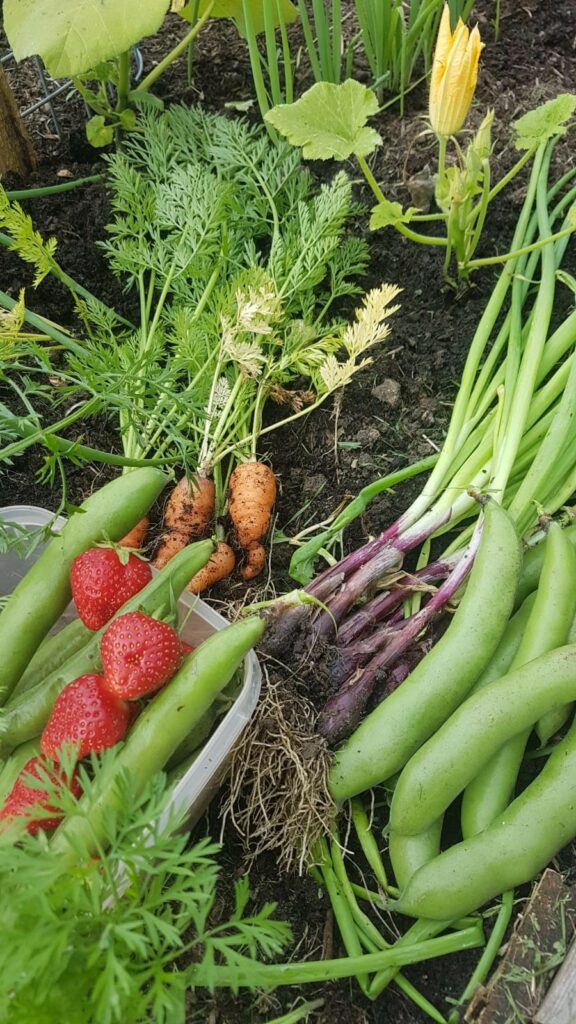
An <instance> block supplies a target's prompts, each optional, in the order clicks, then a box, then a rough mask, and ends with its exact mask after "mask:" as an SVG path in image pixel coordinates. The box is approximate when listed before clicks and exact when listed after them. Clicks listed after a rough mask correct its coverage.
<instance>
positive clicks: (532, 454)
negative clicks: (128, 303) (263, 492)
mask: <svg viewBox="0 0 576 1024" xmlns="http://www.w3.org/2000/svg"><path fill="white" fill-rule="evenodd" d="M553 148H554V143H553V142H548V143H546V144H543V145H542V146H540V148H539V149H538V151H537V154H536V157H535V160H534V164H533V168H532V172H531V176H530V180H529V184H528V189H527V194H526V198H525V201H524V204H523V207H522V210H521V213H520V216H519V219H518V223H517V227H516V231H515V234H514V239H513V242H512V245H511V247H510V248H511V251H512V252H514V253H515V254H516V255H515V256H514V258H512V259H509V260H508V262H507V263H506V264H505V266H504V269H503V270H502V271H501V273H500V276H499V278H498V280H497V282H496V284H495V287H494V289H493V292H492V294H491V296H490V299H489V301H488V303H487V305H486V308H485V310H484V312H483V315H482V317H481V319H480V322H479V324H478V327H477V330H476V332H475V335H474V337H473V339H472V342H471V345H470V349H469V353H468V357H467V360H466V364H465V367H464V371H463V374H462V380H461V384H460V388H459V391H458V394H457V396H456V400H455V403H454V407H453V411H452V416H451V420H450V424H449V428H448V431H447V434H446V438H445V441H444V445H443V447H442V450H441V452H440V453H439V456H438V458H437V461H436V464H435V466H434V469H433V471H432V473H431V475H430V476H429V477H428V479H427V480H426V483H425V486H424V488H423V489H422V491H421V493H420V495H419V496H418V497H417V498H416V500H415V501H413V502H412V504H411V505H410V507H409V508H408V509H407V510H406V511H405V512H404V513H403V515H401V516H400V518H399V519H398V520H397V521H396V522H395V523H393V524H392V525H391V526H389V527H387V528H386V529H385V530H384V531H383V532H382V533H380V534H379V535H378V536H377V537H375V538H374V539H373V540H371V541H369V543H367V544H366V545H364V547H362V548H360V549H359V550H357V551H353V552H351V553H350V554H348V555H347V556H346V557H345V558H343V559H342V560H341V561H340V562H338V563H337V564H336V565H334V566H331V567H330V568H328V569H326V570H325V571H324V572H323V573H321V574H320V575H319V576H317V577H316V579H315V580H314V581H313V582H312V583H310V584H309V585H308V586H307V587H306V588H305V592H306V594H307V595H308V598H309V597H312V598H314V599H316V601H318V602H322V603H323V606H324V607H323V609H322V610H320V611H319V610H315V611H314V612H313V614H312V618H311V619H310V618H309V605H306V604H302V603H300V602H297V603H296V606H294V603H293V602H291V600H290V599H286V600H285V601H284V602H283V604H282V605H281V607H280V609H279V610H278V609H276V615H277V618H276V621H275V623H274V625H273V627H272V630H271V634H270V638H269V646H270V648H271V649H272V650H276V651H277V652H280V651H281V650H282V649H283V648H284V646H285V644H286V643H287V642H288V641H291V642H292V641H293V638H294V634H295V632H296V631H297V630H298V629H299V630H303V631H304V632H305V633H307V634H308V635H309V638H310V643H309V647H310V650H312V651H313V652H314V655H313V656H318V655H319V654H320V653H321V652H322V648H323V645H322V644H321V643H318V641H319V640H330V642H331V663H332V667H331V672H332V674H333V681H334V684H335V685H340V684H341V685H340V689H339V690H338V692H337V693H336V694H335V695H334V696H333V697H332V698H331V699H330V700H329V702H328V704H327V705H326V707H325V709H324V711H323V713H322V715H321V718H320V723H319V728H320V731H321V732H322V733H323V734H324V735H325V736H326V737H327V738H328V739H329V740H330V741H332V742H337V741H338V740H340V739H341V738H342V737H343V736H345V735H346V734H347V733H349V732H350V731H351V729H352V728H353V727H354V726H355V725H356V723H357V722H358V721H359V719H360V717H361V715H362V713H363V709H364V707H365V705H366V703H367V701H368V699H369V698H370V696H371V694H372V692H373V690H374V688H375V685H376V683H377V682H378V681H379V680H381V679H382V676H383V675H384V673H385V672H386V673H387V679H388V681H389V682H392V685H396V684H397V682H398V681H399V679H401V678H402V677H404V676H405V675H406V674H408V672H409V671H410V669H411V668H412V667H413V664H414V657H416V658H417V657H418V654H417V653H416V654H415V652H414V644H415V640H416V638H420V639H421V637H422V635H423V634H424V635H425V631H426V630H427V629H429V628H430V626H431V624H432V623H434V621H435V620H436V619H437V617H438V615H439V613H441V612H442V611H443V610H445V609H446V607H447V605H448V603H449V602H452V601H453V599H454V597H455V595H456V594H457V592H458V591H459V589H460V588H461V586H462V584H463V583H464V582H465V580H466V577H467V575H468V573H469V571H470V569H471V567H472V564H473V561H474V556H475V553H476V550H477V547H478V544H479V539H480V529H481V527H480V525H479V524H478V512H479V505H478V501H477V497H478V495H479V494H481V493H483V494H490V495H491V496H492V497H493V498H494V499H495V500H497V501H499V502H501V503H502V504H503V505H504V506H505V507H506V508H507V509H508V510H509V511H510V513H511V515H512V517H513V519H514V521H515V524H516V526H517V528H518V530H519V532H520V534H521V535H522V536H524V537H528V536H530V535H531V534H533V533H534V531H535V529H536V527H537V525H538V518H539V515H540V514H541V513H542V512H545V513H546V514H553V513H555V512H556V511H557V510H559V509H561V508H562V507H563V506H564V505H565V504H566V502H568V501H569V499H570V497H571V495H572V494H573V493H574V491H575V490H576V358H575V355H574V351H573V350H574V345H575V344H576V311H574V310H572V311H571V312H569V314H568V315H567V316H566V318H565V319H564V320H563V322H562V323H561V324H560V325H559V326H558V327H557V328H556V329H555V330H553V329H552V327H551V323H552V315H553V311H554V305H555V297H556V286H557V282H558V278H559V276H560V278H561V279H562V280H563V281H564V282H568V283H570V281H571V279H570V277H569V275H567V274H566V273H565V272H563V271H561V269H560V268H561V265H562V262H563V259H564V255H565V251H566V247H567V244H568V242H569V239H570V235H571V233H572V231H573V229H574V227H575V226H576V224H575V219H574V209H573V204H574V202H575V200H576V186H575V185H574V180H575V179H576V170H575V169H571V170H569V171H567V172H566V173H565V174H564V176H563V177H562V178H561V179H560V180H559V181H557V182H556V183H554V184H550V182H549V170H550V162H551V156H552V152H553ZM415 468H418V467H415ZM338 528H339V522H338V520H337V521H336V522H335V524H334V525H333V527H332V530H333V531H334V530H337V529H338ZM455 529H457V535H456V539H455V540H453V541H452V543H451V544H450V546H449V547H447V548H446V549H445V550H444V551H443V552H442V554H441V556H440V558H439V559H438V560H436V561H431V541H432V540H433V539H434V538H438V537H439V536H441V535H442V534H443V533H446V532H447V531H454V530H455ZM325 539H326V534H324V535H323V538H322V540H325ZM322 540H321V541H320V543H322ZM313 543H314V542H313ZM317 547H318V542H317ZM317 547H316V549H317ZM416 549H420V550H419V556H418V560H417V567H416V571H415V572H414V573H413V574H411V575H403V574H402V573H401V572H400V573H399V569H401V566H402V563H403V560H404V557H405V555H406V554H407V553H408V552H411V551H415V550H416ZM299 556H300V558H303V557H306V552H305V551H304V549H301V552H300V553H299ZM399 576H400V577H401V580H400V585H399V583H398V578H399ZM431 583H434V584H436V583H440V585H439V587H438V589H435V590H433V593H432V596H431V597H430V598H429V600H428V601H427V602H426V603H424V601H423V594H422V591H423V589H427V590H428V591H432V589H433V588H432V587H429V586H428V584H431ZM407 597H408V598H411V600H409V601H408V602H407V601H406V599H407ZM406 609H408V614H407V613H406ZM335 630H337V638H338V639H337V649H336V657H335V658H334V657H333V644H332V640H333V636H334V631H335ZM324 646H325V645H324ZM420 656H421V655H420ZM394 672H395V673H396V676H397V677H399V678H393V676H394Z"/></svg>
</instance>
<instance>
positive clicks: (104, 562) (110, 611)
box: [70, 547, 152, 630]
mask: <svg viewBox="0 0 576 1024" xmlns="http://www.w3.org/2000/svg"><path fill="white" fill-rule="evenodd" d="M151 579H152V569H151V568H150V565H149V564H148V562H143V561H142V559H141V558H139V557H138V555H135V554H134V552H129V551H127V550H123V549H121V548H118V547H98V548H89V549H88V551H85V552H84V553H83V554H82V555H78V557H77V558H75V559H74V561H73V563H72V568H71V570H70V584H71V587H72V597H73V598H74V602H75V604H76V609H77V611H78V615H79V616H80V618H81V619H82V622H83V623H84V625H85V626H88V629H93V630H97V629H101V628H102V626H105V625H106V623H107V622H108V621H109V620H110V619H111V618H112V616H113V615H114V614H115V613H116V612H117V611H118V609H119V608H121V607H122V605H123V604H125V603H126V601H128V600H129V599H130V598H131V597H134V594H137V593H138V591H139V590H142V588H143V587H145V586H146V584H147V583H149V582H150V580H151Z"/></svg>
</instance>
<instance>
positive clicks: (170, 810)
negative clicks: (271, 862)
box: [0, 505, 262, 827]
mask: <svg viewBox="0 0 576 1024" xmlns="http://www.w3.org/2000/svg"><path fill="white" fill-rule="evenodd" d="M0 520H1V521H2V524H3V526H4V527H6V526H10V525H13V526H14V528H15V532H16V530H17V529H18V527H20V528H21V529H25V530H27V531H28V530H34V529H43V528H44V527H46V526H47V525H48V524H50V523H51V524H52V529H53V530H59V529H62V527H63V525H64V523H65V519H63V518H62V517H59V518H58V519H54V516H53V514H52V513H50V512H48V511H47V510H46V509H43V508H37V507H35V506H33V505H10V506H6V507H5V508H0ZM41 551H42V545H41V544H39V545H38V547H36V548H35V550H34V551H33V553H32V554H31V556H30V558H29V559H26V560H25V559H23V558H21V557H20V556H19V555H18V554H16V553H14V552H12V551H10V552H8V553H4V554H0V595H6V594H10V593H11V592H12V590H13V589H14V587H15V586H16V584H17V583H18V582H19V581H20V580H21V579H22V577H23V576H24V575H25V573H26V571H27V569H28V567H29V566H30V565H31V564H32V562H33V560H34V559H35V558H37V557H38V555H39V554H40V552H41ZM178 610H179V614H180V617H181V620H182V621H183V620H184V619H185V622H184V626H183V628H182V631H181V636H182V639H183V640H186V641H187V642H188V643H189V644H193V645H194V646H198V644H199V643H201V642H202V641H203V640H205V639H206V637H208V636H210V635H211V634H212V633H214V632H216V631H217V630H219V629H223V628H224V626H227V625H228V623H227V621H226V619H225V618H223V616H222V615H219V614H218V612H215V611H214V609H213V608H211V607H210V606H209V605H207V604H206V603H205V602H204V601H202V600H201V599H200V598H198V597H194V596H193V595H192V594H187V593H185V594H184V595H183V596H182V597H181V598H180V601H179V602H178ZM75 617H76V614H75V610H74V606H73V605H72V604H70V605H69V606H68V608H67V609H66V611H65V612H64V614H63V615H62V616H61V618H60V620H59V622H58V625H57V626H56V627H55V631H57V630H58V628H61V627H62V626H63V625H65V623H66V622H70V621H71V619H73V618H75ZM261 681H262V673H261V671H260V665H259V663H258V659H257V658H256V655H255V654H254V653H253V652H251V653H250V654H249V655H248V657H247V658H246V660H245V662H244V682H243V685H242V689H241V691H240V693H239V694H238V696H237V698H236V700H235V701H234V703H233V705H232V707H231V708H230V709H229V710H228V711H227V713H226V714H225V715H224V717H223V718H222V719H220V722H219V724H218V725H217V727H216V729H215V730H214V732H213V733H212V735H211V736H210V737H209V739H208V740H207V741H206V743H205V745H204V747H203V748H202V750H201V752H200V754H199V755H198V757H197V758H196V760H195V761H194V764H193V765H192V766H191V767H190V768H189V769H188V771H187V772H186V774H185V775H184V776H183V777H182V778H181V779H180V780H179V782H178V783H177V784H176V785H175V786H174V789H173V790H172V794H171V796H170V799H169V801H168V804H167V805H166V809H165V812H164V814H165V815H166V816H168V815H170V816H172V815H176V816H177V818H178V820H181V821H182V824H187V825H188V826H190V827H191V826H192V825H193V824H194V822H196V821H197V820H198V818H199V817H200V815H201V814H202V813H203V812H204V810H205V809H206V807H207V806H208V804H209V803H210V800H211V799H212V797H213V796H214V795H215V793H217V791H218V789H219V788H220V786H221V784H222V782H223V780H224V778H225V776H226V773H227V771H228V767H229V764H230V754H231V751H232V748H233V747H234V745H235V744H236V742H237V740H238V739H239V737H240V735H241V734H242V732H243V730H244V728H245V727H246V725H247V724H248V722H249V721H250V718H251V717H252V714H253V712H254V708H255V707H256V704H257V701H258V697H259V694H260V686H261Z"/></svg>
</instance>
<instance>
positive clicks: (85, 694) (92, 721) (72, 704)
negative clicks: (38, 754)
mask: <svg viewBox="0 0 576 1024" xmlns="http://www.w3.org/2000/svg"><path fill="white" fill-rule="evenodd" d="M130 718H131V715H130V708H129V706H128V704H124V702H123V701H121V700H118V699H117V698H116V697H114V696H113V694H111V693H109V692H108V690H107V689H106V688H105V686H104V680H103V678H102V676H97V675H94V674H89V675H85V676H80V677H79V678H78V679H75V680H74V682H73V683H69V684H68V686H65V687H64V689H63V690H62V693H61V694H60V696H59V697H58V698H57V699H56V702H55V704H54V707H53V708H52V714H51V715H50V718H49V719H48V721H47V723H46V726H45V728H44V732H43V733H42V737H41V739H40V750H41V751H42V753H43V754H46V755H47V756H48V757H57V756H58V751H59V750H60V747H61V746H62V744H63V743H73V744H75V745H76V746H77V747H78V755H77V756H78V757H79V758H81V757H86V755H87V754H90V753H94V754H97V753H98V752H99V751H100V750H104V749H105V748H106V747H113V746H114V744H115V743H118V742H119V741H120V740H122V739H124V737H125V735H126V732H127V731H128V725H129V723H130Z"/></svg>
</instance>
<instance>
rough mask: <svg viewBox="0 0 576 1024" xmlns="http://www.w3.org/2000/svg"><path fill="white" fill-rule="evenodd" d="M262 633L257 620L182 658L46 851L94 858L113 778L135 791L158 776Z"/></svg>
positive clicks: (113, 795) (113, 793)
mask: <svg viewBox="0 0 576 1024" xmlns="http://www.w3.org/2000/svg"><path fill="white" fill-rule="evenodd" d="M263 630H264V620H263V619H260V618H259V617H257V616H252V617H251V618H249V619H245V620H244V621H243V622H236V623H234V624H233V625H232V626H227V627H226V628H225V629H222V630H219V631H218V632H217V633H214V634H213V635H212V636H210V637H208V639H207V640H205V641H204V643H202V644H200V646H199V647H197V648H196V650H195V651H193V652H192V654H190V655H188V657H187V658H186V660H185V661H184V663H183V665H182V667H181V668H180V670H179V671H178V672H177V673H176V675H175V676H174V677H173V678H172V679H171V680H170V682H169V683H168V685H167V686H165V687H164V689H163V690H160V692H159V693H158V694H157V695H156V697H155V698H154V700H152V701H151V702H150V704H149V705H148V707H147V708H146V709H145V710H144V711H143V713H142V714H141V715H140V717H139V718H138V719H137V720H136V722H135V724H134V726H133V727H132V729H131V730H130V732H129V734H128V738H127V739H126V742H125V743H124V745H123V746H122V747H121V748H120V750H119V752H118V756H117V758H116V759H115V760H114V765H113V775H112V777H111V778H108V779H107V785H106V786H105V787H103V789H102V792H101V793H100V794H99V795H98V796H97V797H96V798H95V799H94V800H92V801H91V803H90V814H89V817H86V816H82V815H78V816H74V817H71V818H69V819H68V820H67V821H65V822H63V823H62V825H60V827H59V828H58V830H57V832H56V833H55V834H54V837H53V839H52V847H53V848H54V849H56V850H57V851H58V852H61V853H62V855H63V856H64V857H66V856H69V857H70V858H71V859H72V860H74V859H75V858H76V856H77V852H76V851H77V849H78V848H80V849H85V850H89V851H92V852H94V851H95V850H96V848H97V846H98V844H99V843H100V842H102V840H103V836H104V834H105V833H104V829H103V824H102V823H103V821H104V820H105V818H106V816H107V815H108V814H109V812H110V809H111V808H112V809H113V808H117V807H118V806H119V801H120V799H121V797H120V794H119V791H118V789H117V787H115V785H114V777H117V776H118V775H120V773H123V772H126V771H127V772H130V774H131V775H132V777H133V779H134V780H135V782H136V787H137V789H138V791H141V790H142V789H143V788H144V786H145V785H146V783H147V782H148V781H149V779H151V778H152V776H153V775H155V774H156V773H157V772H159V771H161V770H162V769H163V768H164V767H165V765H166V764H167V763H168V761H169V759H170V757H171V755H172V754H173V753H174V751H175V750H176V749H177V748H178V746H179V745H180V744H181V743H182V742H183V740H184V739H185V738H186V736H187V735H188V733H189V732H190V731H191V730H192V729H194V727H195V726H196V725H197V724H198V722H199V721H200V720H201V718H202V717H203V715H205V714H206V712H207V711H208V709H209V708H210V707H211V705H212V704H213V702H214V700H215V699H216V698H217V696H218V694H219V693H221V692H222V690H223V689H224V687H226V686H227V685H228V683H229V682H230V680H231V679H232V677H233V675H234V673H235V672H236V671H237V669H238V668H239V666H240V665H241V664H242V662H243V660H244V658H245V657H246V655H247V654H248V652H249V651H250V650H251V649H252V648H253V647H254V644H255V643H256V642H257V641H258V639H259V637H260V636H261V635H262V632H263Z"/></svg>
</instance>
